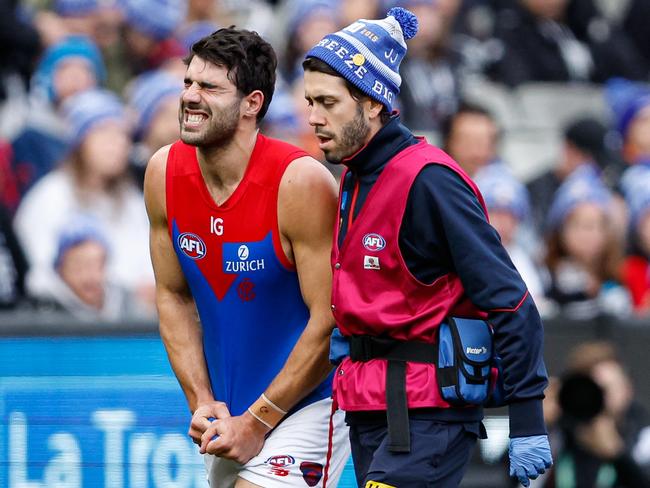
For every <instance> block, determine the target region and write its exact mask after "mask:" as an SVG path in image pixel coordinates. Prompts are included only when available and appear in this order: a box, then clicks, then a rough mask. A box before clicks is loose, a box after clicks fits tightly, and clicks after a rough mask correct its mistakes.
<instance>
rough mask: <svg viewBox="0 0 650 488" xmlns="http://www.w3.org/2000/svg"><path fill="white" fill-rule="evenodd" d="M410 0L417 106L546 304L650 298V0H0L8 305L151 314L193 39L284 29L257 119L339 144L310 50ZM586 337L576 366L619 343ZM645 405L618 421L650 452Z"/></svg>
mask: <svg viewBox="0 0 650 488" xmlns="http://www.w3.org/2000/svg"><path fill="white" fill-rule="evenodd" d="M395 5H400V6H404V7H407V8H409V9H410V10H412V11H413V12H414V13H415V14H416V15H417V16H418V18H419V22H420V32H419V34H418V36H417V37H415V38H414V39H413V40H411V41H410V42H409V55H408V56H407V57H406V59H405V61H404V63H403V65H402V75H403V84H402V91H401V94H400V96H399V98H398V102H397V107H398V109H399V110H400V112H401V114H402V118H403V121H404V122H405V124H406V125H408V126H409V127H410V128H412V129H413V130H414V132H415V133H416V134H421V135H425V136H426V137H427V138H428V139H429V140H430V141H432V142H434V143H437V144H439V145H440V146H441V147H443V148H444V149H445V150H446V151H448V152H449V153H450V154H451V155H452V157H454V158H455V159H456V160H457V161H458V162H459V163H460V164H461V166H463V168H464V169H465V170H466V171H467V172H468V174H470V176H471V177H472V178H473V179H475V181H476V182H477V184H478V186H479V188H480V190H481V192H482V193H483V195H484V197H485V200H486V203H487V205H488V208H489V210H490V219H491V222H492V224H493V225H494V226H495V228H497V230H498V231H499V233H500V235H501V238H502V241H503V243H504V244H505V246H506V248H507V249H508V251H509V253H510V255H511V258H512V260H513V262H514V263H515V265H516V266H517V268H518V269H519V271H520V273H521V274H522V276H523V278H524V280H525V281H526V284H527V285H528V287H529V290H530V292H531V294H532V295H533V297H534V299H535V301H536V302H537V304H538V306H539V309H540V312H541V313H542V315H543V316H545V317H553V316H557V315H561V316H563V317H570V318H576V319H590V318H594V317H596V316H598V315H600V314H602V313H606V314H610V315H615V316H617V317H619V318H624V317H633V316H637V317H642V318H648V317H650V30H649V29H648V28H647V23H648V19H650V0H429V1H425V0H411V1H393V0H285V1H282V0H279V1H277V2H276V1H264V0H238V1H235V0H222V1H219V0H24V1H19V0H4V1H2V2H0V38H2V39H3V41H4V42H2V43H0V310H2V311H3V312H5V311H12V310H18V311H25V310H34V311H43V310H59V311H66V312H69V313H70V314H71V315H73V316H75V317H77V318H80V319H85V320H95V319H100V320H103V321H119V320H124V319H125V318H145V319H153V318H154V317H155V306H154V280H153V273H152V270H151V264H150V258H149V251H148V228H149V226H148V223H147V219H146V213H145V208H144V203H143V198H142V181H143V174H144V168H145V166H146V163H147V161H148V160H149V158H150V157H151V155H152V154H153V153H154V152H155V151H156V150H157V149H158V148H160V147H162V146H164V145H166V144H169V143H171V142H173V141H174V140H176V139H177V138H178V115H177V110H178V98H179V94H180V92H181V90H182V88H183V75H184V71H185V66H184V64H183V58H184V57H185V56H186V55H187V53H188V49H189V47H190V46H191V44H192V43H193V42H195V41H196V40H198V39H200V38H201V37H203V36H204V35H207V34H209V33H211V32H213V31H214V30H215V29H217V28H219V27H221V26H229V25H232V24H235V25H237V26H238V27H244V28H249V29H252V30H256V31H258V32H259V33H260V34H261V35H262V36H263V37H265V38H266V39H268V40H269V41H271V43H272V44H273V45H274V47H275V49H276V51H277V53H278V57H279V60H280V65H279V73H278V75H279V76H278V80H279V81H278V83H277V86H276V92H275V95H274V98H273V102H272V104H271V108H270V110H269V113H268V114H267V116H266V117H265V120H264V122H263V125H262V128H261V129H262V131H263V132H264V133H266V134H268V135H270V136H273V137H277V138H280V139H283V140H286V141H289V142H292V143H294V144H297V145H299V146H301V147H303V148H304V149H305V150H307V151H308V152H310V153H311V154H312V155H313V156H314V157H316V158H317V159H320V160H323V157H322V153H320V152H319V150H318V143H317V139H316V138H315V137H314V134H313V128H311V127H310V126H309V124H308V122H307V104H306V102H305V100H304V92H303V86H302V68H301V62H302V60H303V57H304V53H305V52H306V51H307V50H308V49H309V48H310V47H311V46H312V45H314V44H315V43H316V42H317V41H318V40H320V39H321V38H322V37H323V36H324V35H325V34H327V33H329V32H333V31H336V30H338V29H340V28H341V27H343V26H345V25H348V24H350V23H351V22H352V21H353V20H355V19H358V18H368V19H374V18H381V17H383V16H384V15H385V12H386V11H387V10H388V9H389V8H390V7H393V6H395ZM324 164H327V163H325V162H324ZM328 167H330V169H331V171H332V172H333V173H334V174H335V176H338V175H339V174H340V168H339V167H335V166H330V165H328ZM583 352H584V351H583ZM588 352H589V351H588ZM590 352H591V353H592V354H593V358H594V359H593V363H594V364H593V365H592V364H589V365H582V366H581V367H578V368H577V369H581V370H583V371H589V372H590V373H593V374H595V375H596V376H597V375H598V374H600V375H601V376H602V375H606V374H607V373H606V372H605V373H603V372H602V371H601V372H600V373H598V372H597V371H596V369H597V367H596V363H599V362H603V363H607V364H609V365H610V366H611V364H612V363H613V362H618V359H616V361H614V359H613V358H614V357H615V355H614V353H613V352H611V351H610V350H608V349H607V348H606V347H604V348H603V349H597V348H596V349H594V350H591V351H590ZM576 357H577V356H576ZM610 371H612V370H611V369H610ZM619 373H620V372H619V371H617V370H616V368H614V373H611V375H610V378H613V379H611V382H610V385H612V386H611V389H612V390H611V391H616V392H618V393H617V394H618V397H619V399H620V397H621V396H623V397H625V398H624V399H623V400H621V402H622V403H624V405H623V407H621V408H620V409H619V410H621V411H622V410H625V411H626V412H628V410H626V409H628V407H629V405H630V404H631V402H632V392H631V386H630V385H629V381H628V380H627V379H626V378H625V377H624V376H621V375H620V374H619ZM617 375H618V376H617ZM603 382H604V383H603V384H606V383H607V378H604V379H603ZM554 388H556V387H554ZM605 390H606V394H607V395H609V394H610V393H609V390H608V388H607V387H605ZM612 394H614V393H612ZM554 400H555V389H553V388H552V389H551V391H550V392H549V404H551V405H552V403H551V402H553V401H554ZM546 413H547V417H548V419H547V421H548V423H549V425H550V426H551V425H552V424H553V422H554V419H553V415H554V414H556V410H553V408H552V406H551V408H548V411H547V412H546ZM633 413H634V412H633ZM634 414H635V415H637V414H636V413H634ZM621 415H622V414H621ZM643 415H645V414H643ZM643 415H641V414H638V418H636V417H635V419H634V422H630V423H636V424H638V425H635V426H634V428H632V427H630V432H632V431H634V433H633V434H630V435H629V436H624V438H623V439H622V441H624V442H625V443H626V444H630V446H631V445H632V444H633V443H634V444H635V445H636V446H637V451H638V452H639V453H640V454H638V456H637V459H639V460H641V459H643V460H645V461H644V462H642V463H641V464H644V465H646V466H648V465H650V453H649V452H650V448H648V446H650V429H649V428H648V427H646V425H647V424H648V422H647V421H646V420H643V419H642V417H643ZM609 427H611V426H609ZM609 427H605V428H603V427H602V426H595V427H594V430H593V431H590V432H589V433H585V434H584V435H585V437H589V438H590V439H592V440H593V439H598V434H599V435H600V439H611V438H612V435H610V434H612V430H611V429H610V430H609V431H608V430H607V428H609ZM644 428H645V430H644ZM598 429H599V430H598ZM640 432H646V434H645V438H644V439H645V440H644V441H643V442H640V441H639V439H640V437H639V435H640V434H639V433H640ZM637 441H638V442H637ZM604 444H608V446H606V447H603V449H608V448H609V449H611V448H612V447H611V444H612V443H611V442H606V441H603V445H604ZM639 446H641V447H639ZM600 447H602V446H600ZM642 451H643V452H642Z"/></svg>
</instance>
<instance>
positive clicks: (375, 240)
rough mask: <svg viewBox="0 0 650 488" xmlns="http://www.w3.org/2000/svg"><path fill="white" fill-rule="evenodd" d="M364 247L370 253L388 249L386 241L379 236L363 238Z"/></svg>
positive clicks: (369, 235) (368, 235) (370, 235)
mask: <svg viewBox="0 0 650 488" xmlns="http://www.w3.org/2000/svg"><path fill="white" fill-rule="evenodd" d="M363 247H365V248H366V249H367V250H368V251H381V250H382V249H383V248H385V247H386V239H384V238H383V237H382V236H380V235H379V234H366V235H365V236H363Z"/></svg>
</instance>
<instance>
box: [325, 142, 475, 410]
mask: <svg viewBox="0 0 650 488" xmlns="http://www.w3.org/2000/svg"><path fill="white" fill-rule="evenodd" d="M428 164H440V165H443V166H445V167H447V168H449V169H451V170H452V171H454V172H455V173H456V174H458V175H459V176H460V177H461V178H462V179H463V181H465V183H467V185H469V187H470V188H471V189H472V191H473V192H474V193H475V194H476V196H477V198H478V200H479V202H480V204H481V206H482V207H483V210H484V211H485V214H486V216H487V210H486V209H485V204H484V202H483V197H482V196H481V194H480V192H479V190H478V188H477V187H476V185H475V184H474V182H472V180H470V178H469V177H468V176H467V174H466V173H465V172H464V171H463V170H462V169H461V168H460V167H459V166H458V164H457V163H456V162H455V161H454V160H453V159H451V158H450V157H449V156H448V155H447V154H445V153H444V152H443V151H441V150H440V149H437V148H435V147H433V146H431V145H429V144H427V143H426V141H425V140H420V142H419V143H418V144H415V145H413V146H410V147H408V148H406V149H404V150H403V151H401V152H400V153H398V154H397V155H396V156H395V157H394V158H393V159H391V160H390V161H389V162H388V164H387V165H386V167H385V168H384V170H383V171H382V173H381V175H380V176H379V178H378V179H377V182H376V183H375V185H374V186H373V187H372V189H371V190H370V193H369V194H368V196H367V198H366V201H365V202H364V204H363V207H362V208H361V210H360V211H359V214H358V216H357V218H356V219H355V220H354V222H353V223H352V225H351V226H350V228H349V229H348V232H347V234H346V236H345V240H344V241H343V244H342V246H341V248H340V249H339V246H338V229H337V231H335V233H334V234H335V235H334V246H333V248H332V265H333V269H334V275H333V284H332V310H333V313H334V317H335V319H336V323H337V325H338V327H339V329H340V331H341V333H342V334H343V335H344V336H349V335H364V334H365V335H371V336H388V337H391V338H393V339H397V340H402V341H419V342H430V343H434V342H435V340H436V337H435V335H436V334H435V333H436V330H437V328H438V325H439V324H440V323H441V322H442V321H443V320H444V319H445V318H446V317H447V316H448V315H455V316H462V317H474V318H484V317H485V314H484V313H483V312H481V311H479V310H477V309H476V308H475V307H474V306H473V305H472V304H471V302H470V301H469V299H468V298H467V296H466V295H465V290H464V288H463V285H462V283H461V281H460V278H459V277H458V276H457V275H456V274H455V273H448V274H446V275H443V276H441V277H439V278H438V279H437V280H436V281H434V282H433V283H432V284H425V283H422V282H420V281H418V280H417V279H416V278H415V277H414V276H413V275H412V274H411V272H410V271H409V269H408V268H407V266H406V263H405V262H404V258H403V256H402V253H401V251H400V248H399V230H400V227H401V224H402V219H403V216H404V211H405V209H406V204H407V201H408V195H409V192H410V189H411V186H412V185H413V181H414V180H415V178H416V177H417V175H418V174H419V173H420V171H421V170H422V169H423V168H424V167H425V166H426V165H428ZM342 180H343V178H342ZM351 211H352V210H351ZM339 214H340V209H339ZM339 219H340V215H339V218H338V219H337V222H338V221H339ZM386 364H387V361H386V360H385V359H372V360H370V361H367V362H359V361H352V360H350V358H349V357H347V358H345V359H344V360H343V362H342V363H341V364H340V366H339V368H338V370H337V374H336V375H335V379H334V382H335V385H334V389H335V394H334V397H335V398H336V400H337V401H338V404H339V406H340V407H341V408H342V409H343V410H347V411H355V410H356V411H364V410H385V409H386V390H385V388H386ZM406 393H407V400H408V407H409V408H422V407H438V408H448V407H449V404H448V403H447V402H446V401H445V400H443V399H442V397H441V395H440V392H439V390H438V383H437V379H436V374H435V366H434V365H433V364H426V363H413V362H409V363H408V364H407V366H406Z"/></svg>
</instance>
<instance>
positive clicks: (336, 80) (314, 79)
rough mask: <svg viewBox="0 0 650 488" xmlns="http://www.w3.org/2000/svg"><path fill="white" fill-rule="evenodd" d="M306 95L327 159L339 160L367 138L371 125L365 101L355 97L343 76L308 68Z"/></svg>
mask: <svg viewBox="0 0 650 488" xmlns="http://www.w3.org/2000/svg"><path fill="white" fill-rule="evenodd" d="M305 99H306V100H307V104H308V105H309V124H310V125H311V126H312V127H314V131H315V133H316V137H318V141H319V144H318V147H319V148H320V149H321V151H323V153H324V154H325V158H326V159H327V161H329V162H330V163H333V164H339V163H341V162H342V161H343V160H344V159H345V158H347V157H349V156H352V155H353V154H354V153H356V152H357V151H358V150H359V149H361V148H362V147H363V146H364V145H365V144H366V143H367V142H368V139H369V135H370V125H369V122H368V117H367V114H366V110H365V108H364V103H363V102H360V101H358V100H355V99H354V98H352V95H351V94H350V91H349V90H348V88H347V86H346V84H345V80H344V79H343V78H341V77H338V76H332V75H328V74H325V73H321V72H317V71H311V70H307V71H305Z"/></svg>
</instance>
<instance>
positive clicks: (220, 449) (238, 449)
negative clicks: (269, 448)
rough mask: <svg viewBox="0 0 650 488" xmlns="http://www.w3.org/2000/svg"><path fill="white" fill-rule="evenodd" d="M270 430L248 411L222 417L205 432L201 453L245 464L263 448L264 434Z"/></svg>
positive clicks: (202, 438)
mask: <svg viewBox="0 0 650 488" xmlns="http://www.w3.org/2000/svg"><path fill="white" fill-rule="evenodd" d="M270 430H271V429H269V428H268V427H267V426H266V425H264V424H263V423H262V422H260V421H259V420H257V419H256V418H255V417H253V416H252V415H251V414H250V413H248V412H244V413H243V414H242V415H239V416H237V417H227V418H221V419H218V420H215V421H214V422H212V424H211V425H210V426H209V427H208V428H207V429H206V431H205V432H204V433H203V436H202V437H201V448H200V449H199V450H200V452H201V454H206V453H207V454H214V455H215V456H219V457H223V458H227V459H232V460H233V461H237V462H238V463H239V464H245V463H247V462H248V461H250V459H251V458H253V457H254V456H256V455H257V454H259V452H260V451H261V450H262V446H263V445H264V436H265V435H266V434H267V433H268V432H269V431H270ZM215 436H218V437H217V438H216V439H215Z"/></svg>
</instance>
